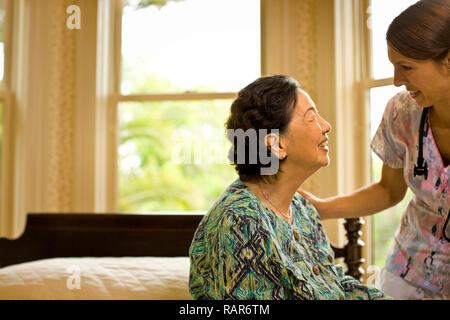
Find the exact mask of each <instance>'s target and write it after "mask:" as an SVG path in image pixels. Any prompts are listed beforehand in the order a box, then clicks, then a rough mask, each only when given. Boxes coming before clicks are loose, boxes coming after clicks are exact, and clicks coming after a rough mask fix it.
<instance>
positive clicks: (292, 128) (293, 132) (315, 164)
mask: <svg viewBox="0 0 450 320" xmlns="http://www.w3.org/2000/svg"><path fill="white" fill-rule="evenodd" d="M330 130H331V126H330V124H329V123H328V122H327V121H326V120H325V119H323V118H322V117H321V116H320V115H319V112H318V110H317V108H316V106H315V104H314V102H313V101H312V99H311V98H310V97H309V95H308V94H307V93H306V92H305V91H303V90H298V92H297V104H296V106H295V108H294V112H293V116H292V120H291V122H290V123H289V126H288V129H287V131H286V133H285V134H284V136H283V137H282V138H281V139H282V141H283V144H284V146H283V147H284V148H285V150H286V154H287V155H288V158H289V160H290V161H293V162H295V163H294V164H295V165H298V166H301V167H303V168H311V169H318V168H319V167H322V166H327V165H328V163H329V161H330V159H329V157H328V137H327V133H328V132H329V131H330Z"/></svg>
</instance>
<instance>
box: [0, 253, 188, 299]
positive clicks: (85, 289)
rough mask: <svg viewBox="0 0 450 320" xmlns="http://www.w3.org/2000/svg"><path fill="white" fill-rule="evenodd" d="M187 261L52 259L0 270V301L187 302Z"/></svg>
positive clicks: (129, 258) (142, 258) (153, 258)
mask: <svg viewBox="0 0 450 320" xmlns="http://www.w3.org/2000/svg"><path fill="white" fill-rule="evenodd" d="M188 282H189V257H119V258H92V257H83V258H53V259H45V260H37V261H33V262H26V263H21V264H17V265H12V266H7V267H4V268H1V269H0V299H3V300H5V299H24V300H30V299H31V300H34V299H40V300H56V299H63V300H72V299H80V300H81V299H83V300H91V299H95V300H109V299H114V300H128V299H132V300H141V299H149V300H188V299H191V296H190V295H189V288H188Z"/></svg>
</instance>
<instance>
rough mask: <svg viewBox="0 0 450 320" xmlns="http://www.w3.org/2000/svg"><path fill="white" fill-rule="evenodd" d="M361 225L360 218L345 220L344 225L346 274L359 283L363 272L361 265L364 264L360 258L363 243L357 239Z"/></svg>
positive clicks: (362, 222)
mask: <svg viewBox="0 0 450 320" xmlns="http://www.w3.org/2000/svg"><path fill="white" fill-rule="evenodd" d="M363 224H364V221H363V220H362V219H360V218H356V219H345V223H344V227H345V230H346V231H347V239H348V242H347V243H346V244H345V251H346V254H345V263H346V264H347V266H348V270H347V271H346V274H347V275H350V276H352V277H353V278H355V279H356V280H359V281H361V276H362V275H363V274H364V270H363V268H362V267H361V264H362V263H363V262H364V259H363V258H362V247H363V246H364V242H363V241H362V240H361V239H359V237H360V236H361V227H362V225H363Z"/></svg>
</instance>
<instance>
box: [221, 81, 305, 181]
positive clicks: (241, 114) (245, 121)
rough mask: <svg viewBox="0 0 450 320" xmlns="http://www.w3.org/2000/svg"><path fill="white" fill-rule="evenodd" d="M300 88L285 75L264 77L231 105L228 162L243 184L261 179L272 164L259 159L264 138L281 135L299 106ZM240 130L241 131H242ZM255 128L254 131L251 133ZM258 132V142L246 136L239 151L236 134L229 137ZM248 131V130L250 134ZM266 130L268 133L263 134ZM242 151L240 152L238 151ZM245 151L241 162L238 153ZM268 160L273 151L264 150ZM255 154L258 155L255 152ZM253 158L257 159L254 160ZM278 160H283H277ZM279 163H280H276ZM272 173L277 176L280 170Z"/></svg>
mask: <svg viewBox="0 0 450 320" xmlns="http://www.w3.org/2000/svg"><path fill="white" fill-rule="evenodd" d="M299 88H300V85H299V84H298V82H297V81H296V80H294V79H292V78H290V77H288V76H285V75H274V76H266V77H261V78H259V79H257V80H255V81H254V82H252V83H251V84H249V85H248V86H246V87H245V88H243V89H242V90H240V91H239V93H238V96H237V98H236V99H235V100H234V101H233V103H232V105H231V112H230V116H229V118H228V120H227V122H226V125H225V126H226V129H227V136H228V139H229V140H230V141H231V143H232V147H231V150H230V154H229V157H228V158H229V160H230V161H231V162H232V163H233V164H234V165H235V169H236V171H237V173H238V174H239V177H240V179H241V180H242V181H248V180H255V179H259V178H261V169H262V168H268V167H270V166H271V163H270V162H269V163H265V162H264V161H261V159H260V153H258V151H259V150H260V149H259V148H260V145H262V146H264V137H265V136H266V134H269V133H271V132H272V133H276V131H275V132H274V130H278V134H280V135H282V134H283V133H284V132H285V131H286V129H287V127H288V125H289V123H290V121H291V119H292V114H293V110H294V108H295V105H296V103H297V89H299ZM239 129H241V130H239ZM249 129H252V130H249ZM236 130H238V131H240V132H250V131H252V132H255V133H256V136H257V139H256V145H255V141H253V142H252V141H251V139H250V138H249V137H248V136H246V137H245V143H243V146H244V147H243V148H242V149H241V148H239V143H237V141H236V140H237V139H238V138H239V137H237V136H236V135H231V136H230V134H229V132H230V131H232V132H236ZM247 130H249V131H247ZM264 130H266V132H267V133H266V134H264ZM238 149H239V150H238ZM238 151H239V152H244V153H245V154H244V156H245V160H244V161H238V160H239V157H238V155H239V152H238ZM264 151H266V154H267V156H268V157H270V158H272V159H275V158H274V157H272V155H271V152H270V148H265V149H264ZM255 152H256V153H255ZM252 156H255V158H256V160H255V158H253V159H254V160H253V161H252ZM275 160H276V161H281V162H282V161H283V160H278V158H276V159H275ZM277 163H278V162H277ZM276 169H277V170H276V172H272V173H271V174H269V175H270V176H276V173H277V172H278V171H279V170H278V167H277V168H276Z"/></svg>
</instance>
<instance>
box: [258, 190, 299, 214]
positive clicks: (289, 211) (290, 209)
mask: <svg viewBox="0 0 450 320" xmlns="http://www.w3.org/2000/svg"><path fill="white" fill-rule="evenodd" d="M258 188H259V191H261V193H262V194H263V196H264V198H265V199H266V200H267V201H269V203H270V204H271V205H272V206H273V207H274V208H275V209H276V210H277V212H278V213H280V214H281V215H282V216H283V217H285V218H286V219H288V220H291V217H292V208H291V206H290V205H289V210H288V213H287V214H284V213H282V212H281V210H279V209H278V207H277V206H276V205H275V204H274V203H273V202H272V201H270V199H269V197H268V196H267V195H266V193H265V192H264V190H263V189H262V188H261V186H260V184H259V182H258Z"/></svg>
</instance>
